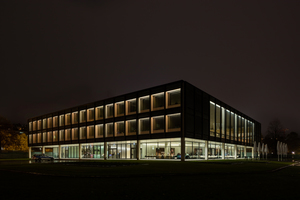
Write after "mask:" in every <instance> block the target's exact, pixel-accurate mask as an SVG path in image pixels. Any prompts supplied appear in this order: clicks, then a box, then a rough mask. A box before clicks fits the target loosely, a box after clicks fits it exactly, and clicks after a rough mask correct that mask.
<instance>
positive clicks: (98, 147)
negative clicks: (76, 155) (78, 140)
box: [81, 143, 104, 158]
mask: <svg viewBox="0 0 300 200" xmlns="http://www.w3.org/2000/svg"><path fill="white" fill-rule="evenodd" d="M81 158H104V143H99V144H84V145H81Z"/></svg>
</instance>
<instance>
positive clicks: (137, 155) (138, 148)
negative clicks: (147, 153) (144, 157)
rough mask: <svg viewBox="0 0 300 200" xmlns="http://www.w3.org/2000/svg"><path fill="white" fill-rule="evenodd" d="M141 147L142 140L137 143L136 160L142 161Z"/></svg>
mask: <svg viewBox="0 0 300 200" xmlns="http://www.w3.org/2000/svg"><path fill="white" fill-rule="evenodd" d="M140 146H141V142H140V140H138V141H137V142H136V159H137V160H140V156H141V155H140V154H141V153H140V152H141V150H140Z"/></svg>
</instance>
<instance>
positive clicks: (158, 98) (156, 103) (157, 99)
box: [151, 92, 165, 110]
mask: <svg viewBox="0 0 300 200" xmlns="http://www.w3.org/2000/svg"><path fill="white" fill-rule="evenodd" d="M151 98H152V110H160V109H164V101H165V98H164V93H163V92H161V93H158V94H153V95H151Z"/></svg>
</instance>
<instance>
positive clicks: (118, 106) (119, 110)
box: [115, 101, 124, 117]
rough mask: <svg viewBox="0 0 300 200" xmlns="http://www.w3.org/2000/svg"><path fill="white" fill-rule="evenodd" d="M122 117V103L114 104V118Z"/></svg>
mask: <svg viewBox="0 0 300 200" xmlns="http://www.w3.org/2000/svg"><path fill="white" fill-rule="evenodd" d="M123 115H124V102H123V101H121V102H118V103H115V116H116V117H119V116H123Z"/></svg>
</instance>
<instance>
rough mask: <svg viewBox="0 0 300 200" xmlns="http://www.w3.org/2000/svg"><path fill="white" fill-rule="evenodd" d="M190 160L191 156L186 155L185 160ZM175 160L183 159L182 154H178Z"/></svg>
mask: <svg viewBox="0 0 300 200" xmlns="http://www.w3.org/2000/svg"><path fill="white" fill-rule="evenodd" d="M189 158H190V156H189V154H186V155H185V159H189ZM174 159H181V154H177V155H176V156H174Z"/></svg>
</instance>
